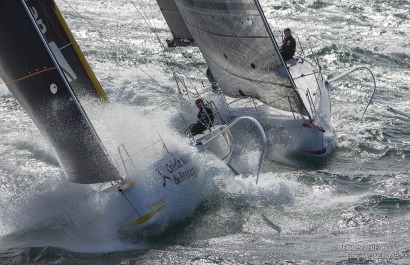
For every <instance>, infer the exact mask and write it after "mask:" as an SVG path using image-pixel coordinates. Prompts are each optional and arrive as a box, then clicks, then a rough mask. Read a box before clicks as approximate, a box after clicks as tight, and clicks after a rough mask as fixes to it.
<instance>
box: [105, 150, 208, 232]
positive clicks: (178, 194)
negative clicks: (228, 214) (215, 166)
mask: <svg viewBox="0 0 410 265" xmlns="http://www.w3.org/2000/svg"><path fill="white" fill-rule="evenodd" d="M200 155H201V156H203V154H200ZM209 157H212V156H211V155H209ZM208 184H209V185H210V178H207V176H206V174H204V172H201V168H200V167H199V166H198V165H197V164H196V163H194V162H193V161H192V159H191V158H190V157H189V155H186V154H177V153H167V154H165V155H164V156H163V157H161V158H160V159H159V160H158V161H157V162H156V163H154V164H152V165H150V166H148V167H147V168H145V169H142V170H141V171H140V172H138V175H133V176H130V177H129V178H127V179H125V180H124V181H123V182H122V183H120V184H117V185H114V186H112V187H110V188H108V189H107V191H110V192H117V193H118V195H117V196H118V197H121V198H120V200H122V205H124V203H125V205H126V206H125V207H123V206H122V208H124V209H125V210H126V214H127V216H126V217H125V220H124V221H123V224H122V225H123V227H122V228H123V229H124V230H125V231H127V232H129V231H132V232H143V233H161V232H162V231H163V229H165V228H166V227H167V226H168V225H169V224H171V223H173V222H175V221H178V220H182V219H183V218H185V217H187V216H189V215H190V214H192V212H193V211H194V210H195V209H196V208H197V207H198V205H199V204H200V203H201V201H202V200H204V199H205V198H206V195H207V194H208V193H210V192H211V191H210V189H209V188H207V185H208Z"/></svg>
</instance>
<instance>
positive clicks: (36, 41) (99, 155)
mask: <svg viewBox="0 0 410 265" xmlns="http://www.w3.org/2000/svg"><path fill="white" fill-rule="evenodd" d="M40 11H41V12H40ZM43 15H44V16H49V17H52V16H56V15H58V16H59V17H60V20H61V19H62V16H61V14H59V12H58V9H57V7H56V6H55V3H54V1H52V0H2V1H0V77H1V79H2V80H3V81H4V83H5V84H6V85H7V87H8V89H9V90H10V91H11V93H12V94H13V95H14V96H15V98H16V99H17V100H18V102H19V103H20V105H21V106H22V107H23V109H24V110H25V111H26V112H27V114H28V115H29V116H30V118H31V119H32V120H33V122H34V123H35V125H36V126H37V127H38V129H39V130H40V131H41V133H42V135H43V136H44V138H46V140H47V141H48V143H49V144H50V146H51V147H52V150H53V153H54V155H55V156H56V158H57V160H58V162H59V164H60V166H61V168H62V170H63V171H64V173H65V176H66V177H67V179H69V180H70V181H73V182H77V183H84V184H89V183H100V182H106V181H112V180H116V179H119V178H120V176H119V174H118V171H117V169H116V167H115V166H114V165H113V163H112V161H111V159H110V158H109V156H108V154H107V152H106V150H105V148H104V146H103V145H102V143H101V141H100V139H99V137H98V135H97V134H96V132H95V130H94V128H93V126H92V125H91V123H90V121H89V119H88V118H87V116H86V114H85V112H84V110H83V108H82V107H81V105H80V103H79V101H78V99H77V97H76V94H75V93H74V91H73V89H72V87H71V86H70V80H68V77H67V76H68V74H67V71H66V70H67V66H68V65H69V66H70V69H73V71H72V72H73V73H76V74H77V75H78V76H79V75H80V74H81V75H84V76H88V74H87V73H86V72H85V68H84V67H83V65H82V64H76V63H75V61H73V60H70V59H69V57H68V55H66V54H65V52H64V53H63V52H60V53H58V54H56V50H55V49H54V48H53V47H54V46H55V42H53V41H50V40H49V39H47V38H46V37H45V36H44V34H48V37H50V35H52V32H53V34H56V33H55V29H56V28H57V27H54V26H52V25H51V24H49V23H45V22H44V21H50V20H48V19H46V17H44V16H43ZM55 23H61V21H60V22H58V20H57V21H56V22H55ZM53 49H54V50H53ZM57 55H59V56H62V57H63V58H65V60H62V59H63V58H57ZM73 56H74V55H73ZM61 62H65V63H66V65H64V68H63V67H62V66H61V65H60V64H61ZM71 76H72V75H71ZM72 77H73V76H72ZM72 79H73V80H74V79H76V80H80V77H78V78H72ZM81 80H82V79H81ZM77 84H78V83H77Z"/></svg>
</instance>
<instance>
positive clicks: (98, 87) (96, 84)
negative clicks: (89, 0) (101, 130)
mask: <svg viewBox="0 0 410 265" xmlns="http://www.w3.org/2000/svg"><path fill="white" fill-rule="evenodd" d="M54 12H55V14H56V16H57V18H58V20H59V21H60V23H61V26H63V28H64V31H65V33H66V34H67V36H68V38H69V40H70V42H71V44H72V45H73V48H74V50H75V51H76V53H77V55H78V57H79V58H80V60H81V63H82V64H83V66H84V68H85V70H86V71H87V74H88V77H89V78H90V79H91V82H92V83H93V85H94V87H95V89H96V91H97V93H98V94H99V95H100V98H101V99H102V100H103V101H104V102H108V101H109V100H108V97H107V95H106V94H105V92H104V90H103V89H102V87H101V85H100V83H99V82H98V80H97V77H96V76H95V74H94V72H93V71H92V70H91V67H90V65H89V64H88V62H87V60H86V59H85V57H84V54H83V52H82V51H81V49H80V47H79V46H78V44H77V42H76V41H75V39H74V37H73V35H72V34H71V31H70V29H69V28H68V25H67V23H66V22H65V20H64V18H63V16H62V15H61V12H60V10H59V9H58V7H57V6H56V5H54Z"/></svg>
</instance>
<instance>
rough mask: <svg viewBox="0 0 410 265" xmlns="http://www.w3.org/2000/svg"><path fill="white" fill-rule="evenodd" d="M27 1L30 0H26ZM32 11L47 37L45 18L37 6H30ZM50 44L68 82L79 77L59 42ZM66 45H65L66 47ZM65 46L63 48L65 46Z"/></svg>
mask: <svg viewBox="0 0 410 265" xmlns="http://www.w3.org/2000/svg"><path fill="white" fill-rule="evenodd" d="M25 1H26V2H27V1H28V0H25ZM29 9H30V12H31V14H32V15H33V18H34V20H35V21H36V23H37V25H38V28H39V29H40V31H41V33H43V36H44V38H45V39H47V37H46V36H45V35H44V34H45V33H46V32H47V27H46V25H45V24H44V22H43V20H42V19H41V18H40V15H39V13H38V11H37V9H36V8H35V7H33V6H32V7H30V8H29ZM48 46H49V47H50V50H51V52H52V53H53V55H54V57H55V58H56V60H57V62H58V64H59V66H60V68H61V70H62V71H63V73H64V75H65V77H66V78H67V80H68V82H71V81H73V80H76V79H77V75H76V74H75V72H74V70H73V69H72V68H71V66H70V64H69V63H68V62H67V60H66V59H65V57H64V55H63V54H62V53H61V49H62V48H59V47H58V46H57V44H56V43H55V42H54V41H50V42H49V43H48ZM66 46H67V45H66ZM66 46H64V47H66ZM64 47H63V48H64Z"/></svg>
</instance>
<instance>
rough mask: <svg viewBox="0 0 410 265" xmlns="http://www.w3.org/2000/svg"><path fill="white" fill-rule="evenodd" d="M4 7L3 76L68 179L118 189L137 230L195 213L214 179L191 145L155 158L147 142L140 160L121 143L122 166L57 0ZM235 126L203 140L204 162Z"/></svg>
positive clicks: (222, 154)
mask: <svg viewBox="0 0 410 265" xmlns="http://www.w3.org/2000/svg"><path fill="white" fill-rule="evenodd" d="M0 10H1V11H0V12H1V16H0V21H1V23H0V35H1V36H2V37H1V39H0V77H1V79H2V80H3V81H4V83H5V84H6V85H7V87H8V89H9V90H10V91H11V92H12V94H13V95H14V96H15V98H16V99H17V100H18V102H19V103H20V105H21V106H22V107H23V109H24V110H25V111H26V112H27V113H28V115H29V116H30V118H31V119H32V120H33V122H34V123H35V125H36V126H37V127H38V129H39V130H40V131H41V133H42V135H43V136H44V138H45V139H46V140H47V141H48V143H49V144H50V147H51V148H52V151H53V153H54V155H55V157H56V159H57V160H58V162H59V164H60V166H61V169H62V171H63V172H64V175H65V177H66V178H67V179H68V180H69V181H71V182H74V183H79V184H93V185H94V184H95V185H104V184H107V185H108V186H109V188H106V189H105V191H107V192H110V191H115V192H116V194H117V197H122V198H123V199H124V203H126V204H127V205H128V206H129V207H128V208H129V210H130V218H129V219H128V221H127V223H129V224H130V225H132V226H133V227H134V228H135V229H137V230H138V229H144V228H147V227H150V226H155V225H157V224H158V223H169V222H171V221H173V220H180V219H182V218H184V217H186V216H187V215H189V214H190V213H192V211H193V210H194V209H195V208H196V207H197V206H198V204H199V203H200V202H201V200H203V199H204V196H205V195H206V194H207V191H206V189H204V182H206V180H207V178H209V176H205V175H206V174H204V172H203V171H204V169H203V166H201V164H198V163H196V161H193V157H192V153H190V152H189V150H188V151H187V150H181V149H178V148H174V149H172V150H170V149H169V148H168V146H167V145H166V144H165V142H164V141H162V139H160V140H159V141H158V142H157V145H159V148H158V150H159V151H158V152H154V151H153V150H150V151H153V152H154V154H153V155H152V156H151V157H148V155H146V154H144V147H143V146H141V148H140V149H139V150H138V152H139V155H140V157H142V158H145V160H146V161H142V162H141V161H139V163H136V162H138V161H135V156H134V154H130V153H129V150H128V148H127V147H126V146H125V145H124V144H121V145H120V146H119V147H118V156H119V157H120V161H121V163H120V164H119V165H117V164H116V163H115V162H113V161H114V159H112V158H111V156H112V155H113V154H109V152H108V151H107V149H106V148H105V146H104V144H103V143H102V141H101V139H100V137H99V136H98V134H97V132H96V130H95V129H94V127H93V125H92V123H91V121H90V119H89V118H88V116H87V114H86V112H85V110H84V108H83V107H82V105H81V100H82V99H83V98H94V99H97V100H100V101H102V102H107V101H108V99H107V97H106V95H105V93H104V91H103V89H102V88H101V86H100V85H99V83H98V81H97V79H96V77H95V75H94V74H93V72H92V70H91V68H90V67H89V65H88V63H87V61H86V59H85V58H84V56H83V54H82V52H81V50H80V48H79V46H78V45H77V43H76V41H75V40H74V38H73V36H72V35H71V33H70V30H69V28H68V26H67V25H66V23H65V21H64V19H63V16H62V15H61V13H60V11H59V10H58V7H57V6H56V4H55V3H54V1H53V0H4V1H1V3H0ZM249 119H250V120H251V121H252V122H254V121H253V120H252V118H249ZM233 125H234V124H231V125H230V126H233ZM255 125H256V126H257V127H258V126H260V125H259V124H258V123H257V122H255ZM230 126H223V127H218V128H217V131H214V130H212V131H213V134H212V135H207V137H206V139H205V138H204V139H198V140H199V141H196V143H197V144H198V146H197V149H198V150H199V151H200V152H204V153H206V154H208V155H206V154H204V155H201V157H202V159H207V160H210V159H214V160H227V158H229V154H230V153H231V150H232V148H233V145H232V142H231V141H232V135H231V134H229V127H230ZM260 131H261V132H262V133H263V130H262V128H261V127H260ZM136 133H137V132H136ZM263 136H264V135H262V137H263ZM262 141H263V142H266V139H262ZM187 142H188V141H187ZM199 143H200V144H199ZM145 152H146V151H145ZM200 152H198V151H197V152H196V154H200ZM146 153H148V152H146ZM262 155H263V150H262V151H261V156H262ZM216 158H218V159H216ZM260 161H261V160H260ZM227 168H228V167H227ZM258 170H260V167H259V168H258ZM205 171H206V170H205ZM201 172H202V173H201ZM258 173H259V172H258ZM258 173H257V174H256V175H258Z"/></svg>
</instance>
